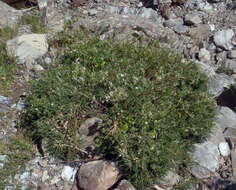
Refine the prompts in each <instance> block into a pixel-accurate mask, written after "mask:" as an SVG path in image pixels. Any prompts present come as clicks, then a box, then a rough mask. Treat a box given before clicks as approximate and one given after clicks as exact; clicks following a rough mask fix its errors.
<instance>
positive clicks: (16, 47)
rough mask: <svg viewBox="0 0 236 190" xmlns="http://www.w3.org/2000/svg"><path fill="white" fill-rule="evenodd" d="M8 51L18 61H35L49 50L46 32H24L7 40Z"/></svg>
mask: <svg viewBox="0 0 236 190" xmlns="http://www.w3.org/2000/svg"><path fill="white" fill-rule="evenodd" d="M6 48H7V53H8V55H9V56H11V57H16V58H17V60H18V63H25V62H26V61H27V62H33V61H34V60H35V59H37V58H39V57H41V56H43V55H44V54H45V53H47V51H48V43H47V39H46V35H45V34H24V35H22V36H18V37H16V38H14V39H12V40H8V41H7V47H6Z"/></svg>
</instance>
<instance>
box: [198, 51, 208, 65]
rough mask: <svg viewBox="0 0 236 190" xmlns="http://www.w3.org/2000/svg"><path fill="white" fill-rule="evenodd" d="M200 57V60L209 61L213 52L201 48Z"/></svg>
mask: <svg viewBox="0 0 236 190" xmlns="http://www.w3.org/2000/svg"><path fill="white" fill-rule="evenodd" d="M198 57H199V59H200V61H203V62H208V61H210V60H211V54H210V52H209V51H208V50H206V49H205V48H202V49H200V51H199V54H198Z"/></svg>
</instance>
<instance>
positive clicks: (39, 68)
mask: <svg viewBox="0 0 236 190" xmlns="http://www.w3.org/2000/svg"><path fill="white" fill-rule="evenodd" d="M33 70H34V71H43V70H44V68H43V67H42V66H41V65H38V64H37V65H34V66H33Z"/></svg>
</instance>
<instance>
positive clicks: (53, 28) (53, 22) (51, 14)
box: [44, 1, 68, 34]
mask: <svg viewBox="0 0 236 190" xmlns="http://www.w3.org/2000/svg"><path fill="white" fill-rule="evenodd" d="M51 2H53V1H51ZM67 14H68V13H66V14H62V13H61V12H60V11H59V10H58V9H56V8H55V7H54V6H53V5H48V6H47V9H46V11H45V13H44V17H45V19H44V20H45V21H44V22H45V25H46V26H47V28H48V30H49V31H50V33H52V34H54V33H55V32H61V31H63V30H64V24H65V23H64V20H65V18H66V17H67Z"/></svg>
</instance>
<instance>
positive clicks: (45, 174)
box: [42, 170, 50, 183]
mask: <svg viewBox="0 0 236 190" xmlns="http://www.w3.org/2000/svg"><path fill="white" fill-rule="evenodd" d="M49 178H50V176H49V175H48V171H47V170H45V171H43V177H42V182H43V183H44V182H45V181H46V180H48V179H49Z"/></svg>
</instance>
